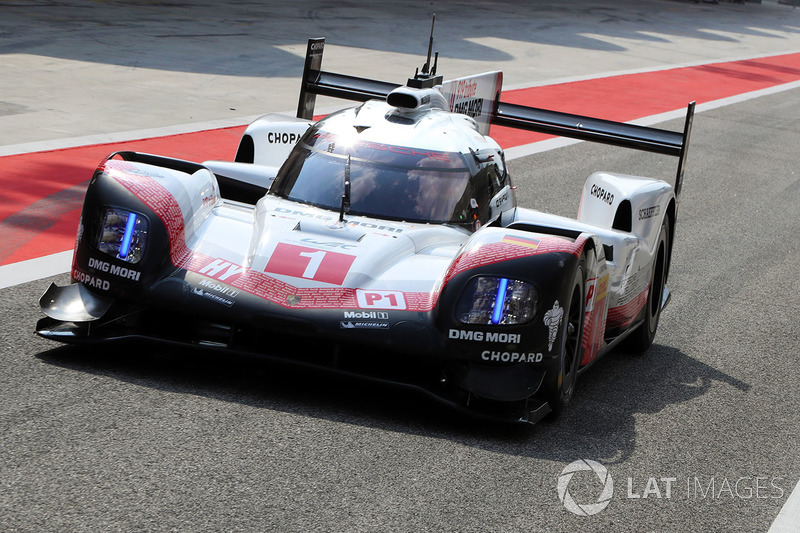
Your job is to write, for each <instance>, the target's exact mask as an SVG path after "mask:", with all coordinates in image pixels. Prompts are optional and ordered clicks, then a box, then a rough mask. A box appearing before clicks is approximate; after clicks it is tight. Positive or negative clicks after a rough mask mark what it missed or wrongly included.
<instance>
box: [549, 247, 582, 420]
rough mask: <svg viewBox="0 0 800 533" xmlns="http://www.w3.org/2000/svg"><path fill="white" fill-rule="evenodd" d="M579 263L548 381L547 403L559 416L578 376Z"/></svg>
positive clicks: (579, 348) (579, 334) (580, 315)
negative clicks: (556, 363) (553, 369)
mask: <svg viewBox="0 0 800 533" xmlns="http://www.w3.org/2000/svg"><path fill="white" fill-rule="evenodd" d="M583 291H584V279H583V262H581V264H580V265H579V266H578V268H577V269H576V271H575V276H574V279H573V282H572V291H571V293H570V299H569V302H568V305H567V306H565V309H564V319H565V320H564V321H565V323H564V325H563V327H562V331H561V342H560V346H561V355H560V357H559V363H558V369H557V371H556V372H555V373H554V374H555V375H553V376H552V377H550V378H549V380H548V392H547V394H546V398H547V403H549V404H550V409H551V411H552V413H553V416H559V415H560V414H561V413H562V412H563V411H564V408H565V407H566V406H567V405H568V404H569V402H570V401H571V400H572V396H573V394H574V392H575V384H576V382H577V379H578V368H580V364H581V360H582V359H583V319H584V314H585V313H584V305H585V302H584V297H583Z"/></svg>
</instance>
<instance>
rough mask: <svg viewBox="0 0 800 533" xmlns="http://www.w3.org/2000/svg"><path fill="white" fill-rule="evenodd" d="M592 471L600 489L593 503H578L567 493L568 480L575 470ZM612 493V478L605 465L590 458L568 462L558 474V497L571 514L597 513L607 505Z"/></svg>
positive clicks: (587, 514) (588, 514) (589, 514)
mask: <svg viewBox="0 0 800 533" xmlns="http://www.w3.org/2000/svg"><path fill="white" fill-rule="evenodd" d="M583 471H592V472H594V473H595V475H597V478H598V479H599V480H600V485H601V486H602V490H601V491H600V495H599V496H598V497H597V501H596V502H594V503H578V502H576V501H575V500H574V499H573V497H572V495H571V494H570V493H569V482H570V481H572V476H574V475H575V472H583ZM613 494H614V480H613V479H611V474H609V473H608V470H606V467H605V466H603V465H601V464H600V463H598V462H597V461H592V460H591V459H578V460H577V461H575V462H572V463H570V464H568V465H567V466H566V467H565V468H564V470H562V471H561V475H560V476H558V499H559V500H561V503H563V504H564V507H566V508H567V510H568V511H569V512H571V513H573V514H576V515H578V516H591V515H594V514H597V513H599V512H600V511H602V510H603V509H605V508H606V506H608V504H609V502H611V496H612V495H613Z"/></svg>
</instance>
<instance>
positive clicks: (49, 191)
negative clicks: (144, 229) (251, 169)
mask: <svg viewBox="0 0 800 533" xmlns="http://www.w3.org/2000/svg"><path fill="white" fill-rule="evenodd" d="M243 131H244V126H238V127H233V128H224V129H219V130H207V131H198V132H194V133H186V134H180V135H170V136H167V137H156V138H152V139H142V140H138V141H127V142H123V143H110V144H97V145H91V146H80V147H77V148H65V149H62V150H53V151H48V152H35V153H31V154H20V155H11V156H5V157H0V232H1V233H0V234H2V235H5V236H6V237H4V238H3V239H1V240H0V265H4V264H10V263H16V262H18V261H24V260H26V259H33V258H36V257H41V256H44V255H49V254H52V253H55V252H60V251H63V250H67V249H69V248H70V247H72V246H73V244H74V241H75V233H76V230H77V228H78V219H79V218H80V206H81V201H80V199H78V200H77V201H74V202H73V205H72V206H71V207H72V209H69V208H68V207H65V208H62V209H61V211H62V212H63V213H64V214H63V216H61V217H60V218H59V219H58V220H57V221H53V223H52V225H50V226H49V227H48V228H47V229H46V230H43V231H42V230H41V226H42V224H41V221H42V219H43V218H47V217H48V216H50V213H48V212H47V211H46V206H47V202H41V201H42V199H44V198H47V197H50V196H57V195H58V193H60V192H63V191H65V190H66V189H69V188H70V187H74V186H76V185H78V184H81V183H84V182H88V180H89V178H91V177H92V174H93V173H94V170H95V169H96V168H97V165H98V164H99V163H100V161H102V160H103V159H104V158H105V157H106V156H107V155H108V154H110V153H112V152H116V151H119V150H134V151H138V152H148V153H156V154H163V155H168V156H170V157H175V158H178V159H188V160H190V161H206V160H209V159H227V160H232V159H233V156H234V155H235V153H236V148H237V146H238V145H239V138H240V137H241V135H242V132H243ZM37 203H42V204H43V207H42V210H40V211H38V212H37V207H36V204H37ZM21 213H24V215H26V216H22V217H20V216H15V215H18V214H21ZM26 221H29V222H28V223H26ZM44 225H47V224H44ZM9 235H10V236H9Z"/></svg>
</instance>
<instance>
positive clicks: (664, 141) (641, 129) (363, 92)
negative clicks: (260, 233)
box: [297, 38, 695, 196]
mask: <svg viewBox="0 0 800 533" xmlns="http://www.w3.org/2000/svg"><path fill="white" fill-rule="evenodd" d="M324 49H325V39H324V38H317V39H309V40H308V48H307V49H306V61H305V68H304V69H303V79H302V83H301V86H300V100H299V102H298V104H297V116H298V118H303V119H306V120H310V119H312V118H313V115H314V105H315V103H316V95H318V94H319V95H322V96H332V97H335V98H343V99H345V100H354V101H359V102H366V101H367V100H371V99H374V98H378V99H385V98H386V96H387V95H388V94H389V93H390V92H391V91H392V90H394V89H396V88H397V87H400V86H401V85H400V84H398V83H388V82H383V81H377V80H371V79H368V78H358V77H355V76H347V75H343V74H335V73H332V72H325V71H323V70H322V53H323V51H324ZM498 91H499V87H498ZM694 108H695V102H690V103H689V105H688V107H687V109H686V120H685V122H684V127H683V131H682V132H675V131H669V130H663V129H659V128H651V127H647V126H638V125H635V124H628V123H625V122H614V121H611V120H603V119H597V118H592V117H586V116H582V115H573V114H570V113H562V112H560V111H549V110H546V109H538V108H535V107H527V106H522V105H517V104H509V103H506V102H502V101H500V100H499V99H498V100H497V101H495V103H494V110H493V112H492V116H491V123H492V124H494V125H497V126H506V127H510V128H518V129H523V130H528V131H535V132H538V133H546V134H551V135H560V136H563V137H570V138H573V139H580V140H584V141H591V142H597V143H603V144H609V145H613V146H621V147H624V148H633V149H636V150H644V151H646V152H654V153H658V154H665V155H671V156H675V157H677V158H678V170H677V174H676V179H675V195H676V196H679V195H680V192H681V186H682V184H683V174H684V169H685V166H686V156H687V153H688V148H689V138H690V136H691V131H692V121H693V119H694Z"/></svg>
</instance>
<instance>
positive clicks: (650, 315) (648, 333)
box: [624, 220, 669, 354]
mask: <svg viewBox="0 0 800 533" xmlns="http://www.w3.org/2000/svg"><path fill="white" fill-rule="evenodd" d="M667 224H668V221H667V220H665V221H664V224H662V225H661V232H660V234H659V236H658V245H657V246H656V257H655V262H654V265H653V270H652V272H651V273H650V290H649V291H648V293H647V303H646V304H645V309H644V322H642V324H641V325H640V326H639V327H638V328H636V330H635V331H634V332H633V333H631V335H630V337H628V338H627V339H625V341H624V348H625V349H626V351H629V352H631V353H637V354H641V353H644V352H646V351H647V349H648V348H649V347H650V346H651V345H652V344H653V339H655V337H656V331H657V330H658V321H659V319H660V318H661V299H662V297H663V294H664V286H665V285H666V282H667V270H668V268H669V228H668V227H667Z"/></svg>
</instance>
